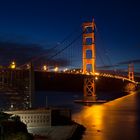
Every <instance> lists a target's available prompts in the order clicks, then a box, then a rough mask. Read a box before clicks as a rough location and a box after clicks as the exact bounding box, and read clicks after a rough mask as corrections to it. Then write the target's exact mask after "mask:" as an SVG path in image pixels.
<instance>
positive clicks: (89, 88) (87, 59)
mask: <svg viewBox="0 0 140 140" xmlns="http://www.w3.org/2000/svg"><path fill="white" fill-rule="evenodd" d="M82 27H83V55H82V59H83V74H86V73H87V72H90V73H92V75H89V76H86V77H85V79H84V99H85V100H92V101H95V100H96V94H95V82H94V74H95V38H94V29H95V23H94V20H93V21H92V22H85V23H83V26H82Z"/></svg>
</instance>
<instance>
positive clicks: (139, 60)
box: [118, 59, 140, 65]
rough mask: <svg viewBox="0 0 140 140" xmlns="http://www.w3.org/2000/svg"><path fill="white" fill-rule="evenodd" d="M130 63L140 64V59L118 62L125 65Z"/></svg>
mask: <svg viewBox="0 0 140 140" xmlns="http://www.w3.org/2000/svg"><path fill="white" fill-rule="evenodd" d="M130 63H133V64H140V59H133V60H128V61H123V62H120V63H118V64H119V65H125V64H130Z"/></svg>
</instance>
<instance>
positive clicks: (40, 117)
mask: <svg viewBox="0 0 140 140" xmlns="http://www.w3.org/2000/svg"><path fill="white" fill-rule="evenodd" d="M5 113H7V114H12V115H14V116H15V115H17V116H19V117H20V120H21V121H22V122H23V123H25V124H26V125H27V127H28V128H29V127H46V126H52V125H64V124H65V125H68V124H70V123H71V111H70V110H69V109H57V108H53V109H52V108H48V109H30V110H17V111H6V112H5Z"/></svg>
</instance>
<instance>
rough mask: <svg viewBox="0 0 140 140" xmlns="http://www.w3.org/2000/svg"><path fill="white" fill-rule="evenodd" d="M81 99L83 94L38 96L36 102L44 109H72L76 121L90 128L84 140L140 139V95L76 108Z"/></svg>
mask: <svg viewBox="0 0 140 140" xmlns="http://www.w3.org/2000/svg"><path fill="white" fill-rule="evenodd" d="M80 97H82V94H81V93H64V92H57V93H54V92H47V93H45V92H37V96H36V102H37V104H40V106H45V105H47V106H65V107H69V108H71V109H72V111H73V116H72V118H73V120H75V121H76V122H78V123H80V124H82V125H84V126H85V127H86V132H85V134H84V135H83V138H82V139H83V140H114V139H115V140H139V139H140V95H139V93H132V94H129V95H128V96H125V97H121V98H119V99H116V100H113V101H110V102H107V103H105V104H102V105H93V106H82V105H79V104H74V103H73V100H74V99H78V98H80ZM45 100H46V101H45Z"/></svg>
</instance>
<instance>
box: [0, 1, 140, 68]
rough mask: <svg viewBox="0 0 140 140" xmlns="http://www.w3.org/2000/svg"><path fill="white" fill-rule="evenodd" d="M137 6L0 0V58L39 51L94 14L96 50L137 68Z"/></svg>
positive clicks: (29, 55)
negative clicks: (134, 63) (130, 62)
mask: <svg viewBox="0 0 140 140" xmlns="http://www.w3.org/2000/svg"><path fill="white" fill-rule="evenodd" d="M139 7H140V1H139V0H20V1H19V0H1V2H0V63H1V64H8V63H9V61H11V59H13V60H16V61H17V62H18V63H22V62H25V61H27V60H29V59H30V58H32V57H34V56H37V55H40V54H43V53H44V52H47V51H48V48H51V47H53V46H54V45H56V44H58V43H59V42H61V41H62V40H63V39H64V38H65V37H66V36H68V35H69V34H70V33H72V32H73V31H74V30H75V29H77V30H79V32H80V31H81V25H82V23H83V22H85V21H91V20H92V18H93V17H94V20H95V22H96V26H97V31H96V32H97V33H96V34H97V37H96V39H97V40H96V43H97V44H96V47H97V48H100V49H99V50H101V51H100V53H99V55H100V56H103V55H104V56H106V55H107V57H108V59H109V61H111V63H112V64H117V63H127V62H128V61H131V60H133V61H134V62H136V63H137V65H138V66H139V67H140V64H139V62H140V55H139V53H140V35H139V33H140V9H139ZM78 47H79V48H80V47H82V46H78ZM103 50H104V51H103ZM55 51H56V50H55ZM76 51H77V49H76ZM97 58H98V53H97ZM102 59H103V58H102ZM97 65H101V61H97ZM139 70H140V68H139Z"/></svg>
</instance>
